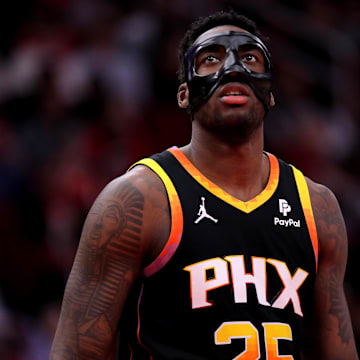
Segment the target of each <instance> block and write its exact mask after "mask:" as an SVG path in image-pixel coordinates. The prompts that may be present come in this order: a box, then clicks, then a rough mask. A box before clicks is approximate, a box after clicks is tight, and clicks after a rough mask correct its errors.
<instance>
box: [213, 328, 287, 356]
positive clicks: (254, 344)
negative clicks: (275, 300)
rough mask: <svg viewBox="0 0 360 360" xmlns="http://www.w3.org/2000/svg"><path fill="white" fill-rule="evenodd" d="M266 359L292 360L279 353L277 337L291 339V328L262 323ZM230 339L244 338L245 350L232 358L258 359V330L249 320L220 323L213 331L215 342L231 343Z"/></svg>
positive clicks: (217, 343)
mask: <svg viewBox="0 0 360 360" xmlns="http://www.w3.org/2000/svg"><path fill="white" fill-rule="evenodd" d="M262 326H263V328H264V335H265V347H266V359H267V360H280V359H281V360H293V359H294V358H293V357H292V356H291V355H279V352H278V342H277V340H278V339H284V340H292V334H291V328H290V326H289V325H288V324H283V323H263V324H262ZM232 339H245V350H244V351H243V352H242V353H241V354H239V355H237V356H236V357H234V359H233V360H258V359H260V347H259V332H258V330H257V329H256V327H255V326H254V325H253V324H252V323H251V322H249V321H234V322H233V321H231V322H224V323H222V324H221V325H220V326H219V328H218V329H217V330H216V331H215V344H216V345H225V344H231V340H232Z"/></svg>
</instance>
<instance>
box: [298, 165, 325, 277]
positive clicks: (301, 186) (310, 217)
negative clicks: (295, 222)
mask: <svg viewBox="0 0 360 360" xmlns="http://www.w3.org/2000/svg"><path fill="white" fill-rule="evenodd" d="M291 167H292V169H293V172H294V177H295V182H296V185H297V188H298V192H299V196H300V202H301V206H302V209H303V212H304V215H305V221H306V224H307V228H308V231H309V234H310V239H311V242H312V246H313V250H314V256H315V264H316V271H317V268H318V258H319V245H318V235H317V230H316V225H315V219H314V213H313V210H312V206H311V200H310V193H309V188H308V185H307V183H306V180H305V176H304V175H303V173H302V172H301V171H300V170H298V169H296V168H295V167H294V166H293V165H291Z"/></svg>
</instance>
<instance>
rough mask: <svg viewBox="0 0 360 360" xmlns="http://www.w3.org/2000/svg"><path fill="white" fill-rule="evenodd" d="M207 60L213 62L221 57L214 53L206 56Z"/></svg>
mask: <svg viewBox="0 0 360 360" xmlns="http://www.w3.org/2000/svg"><path fill="white" fill-rule="evenodd" d="M205 61H206V62H210V63H213V62H217V61H219V59H218V58H217V57H216V56H214V55H208V56H206V58H205Z"/></svg>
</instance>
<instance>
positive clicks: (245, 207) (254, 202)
mask: <svg viewBox="0 0 360 360" xmlns="http://www.w3.org/2000/svg"><path fill="white" fill-rule="evenodd" d="M168 151H170V152H171V153H172V154H173V155H174V156H175V158H176V159H177V160H178V161H179V162H180V164H181V165H182V166H183V167H184V168H185V170H186V171H187V172H188V173H189V174H190V175H191V176H192V177H193V178H194V179H195V180H196V181H197V182H198V183H199V184H200V185H202V186H203V187H204V188H205V189H206V190H208V191H209V192H211V193H212V194H213V195H215V196H217V197H218V198H220V199H222V200H223V201H225V202H227V203H228V204H230V205H232V206H234V207H235V208H237V209H239V210H241V211H243V212H245V213H247V214H248V213H250V212H252V211H253V210H255V209H257V208H258V207H260V206H261V205H263V204H264V203H265V202H266V201H268V200H269V199H270V198H271V196H272V195H273V194H274V192H275V190H276V188H277V186H278V183H279V172H280V170H279V162H278V160H277V158H276V157H275V156H274V155H272V154H269V153H266V155H267V156H268V158H269V161H270V176H269V180H268V183H267V185H266V187H265V189H264V190H263V191H262V192H261V193H260V194H259V195H257V196H255V197H254V198H253V199H251V200H249V201H241V200H239V199H237V198H235V197H233V196H232V195H230V194H229V193H227V192H226V191H224V190H223V189H221V188H220V187H218V186H217V185H216V184H214V183H213V182H212V181H211V180H209V179H208V178H206V177H205V176H204V175H203V174H202V173H201V172H200V171H199V170H198V169H197V168H196V167H195V166H194V165H193V164H192V163H191V162H190V160H189V159H188V158H187V157H186V156H185V155H184V153H183V152H182V151H181V150H180V149H179V148H177V147H176V146H173V147H172V148H170V149H168Z"/></svg>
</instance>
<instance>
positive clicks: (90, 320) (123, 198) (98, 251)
mask: <svg viewBox="0 0 360 360" xmlns="http://www.w3.org/2000/svg"><path fill="white" fill-rule="evenodd" d="M143 212H144V196H143V195H142V194H141V193H140V191H139V190H137V189H136V188H135V187H134V186H133V185H132V184H131V183H130V182H126V183H125V184H124V183H123V184H122V187H121V190H119V191H116V192H113V193H112V194H111V197H109V196H106V198H105V196H103V197H100V198H99V200H97V201H96V202H95V204H94V206H93V208H92V209H91V210H90V212H89V215H88V218H87V220H86V222H85V225H84V230H83V233H82V240H83V241H82V242H80V246H79V249H78V253H77V256H76V259H75V262H74V266H73V269H72V271H71V274H70V277H69V280H68V283H67V290H66V295H65V297H64V305H63V309H62V312H63V314H62V317H63V318H64V326H63V329H64V330H63V333H62V334H61V336H62V337H63V338H67V339H68V340H69V342H70V343H71V344H72V345H71V349H70V347H68V348H67V349H66V350H65V348H64V347H65V346H64V345H60V346H61V349H59V350H60V351H58V352H57V351H56V349H54V352H55V353H56V352H57V353H58V354H60V353H61V354H62V359H78V357H76V354H78V353H80V351H79V348H82V349H83V350H84V349H85V353H86V358H89V359H91V358H94V359H99V358H101V356H104V354H105V351H106V348H107V347H108V345H109V341H111V337H112V334H113V333H114V332H115V331H116V328H117V319H116V318H115V319H114V316H112V314H114V313H115V312H116V309H115V308H114V307H116V306H119V305H116V304H117V302H116V299H118V298H119V294H121V293H122V292H125V293H127V292H128V291H129V286H130V281H131V279H132V278H133V276H134V269H135V265H136V261H137V257H138V254H139V252H140V250H141V249H140V239H141V238H140V235H141V230H142V224H143ZM113 310H114V311H113ZM66 323H67V324H68V326H67V325H66ZM77 334H79V335H77ZM106 341H107V342H106ZM63 342H66V340H65V341H64V340H63ZM64 355H65V356H67V357H64ZM81 358H82V357H81Z"/></svg>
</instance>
